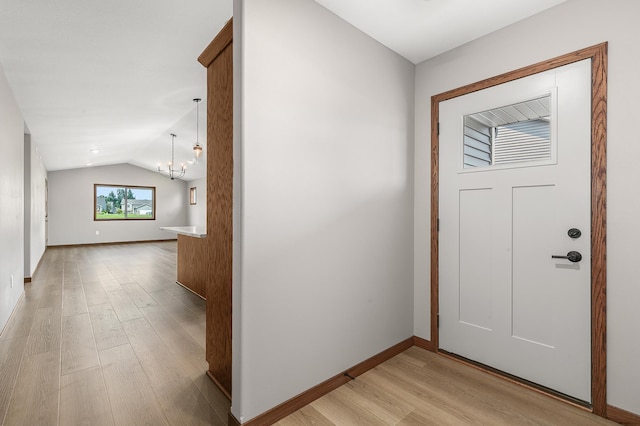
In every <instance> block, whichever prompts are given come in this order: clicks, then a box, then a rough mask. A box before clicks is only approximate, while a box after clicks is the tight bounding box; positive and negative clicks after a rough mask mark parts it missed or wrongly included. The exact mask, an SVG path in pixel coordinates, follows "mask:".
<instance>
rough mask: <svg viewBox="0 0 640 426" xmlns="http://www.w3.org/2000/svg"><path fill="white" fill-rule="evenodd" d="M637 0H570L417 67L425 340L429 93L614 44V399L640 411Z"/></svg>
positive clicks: (420, 332) (420, 296) (418, 270)
mask: <svg viewBox="0 0 640 426" xmlns="http://www.w3.org/2000/svg"><path fill="white" fill-rule="evenodd" d="M638 16H640V2H638V1H637V0H612V1H607V2H603V1H599V0H570V1H568V2H566V3H563V4H561V5H559V6H557V7H555V8H553V9H550V10H548V11H545V12H543V13H540V14H539V15H536V16H534V17H532V18H529V19H526V20H524V21H521V22H518V23H516V24H514V25H511V26H509V27H506V28H504V29H502V30H500V31H497V32H495V33H492V34H490V35H488V36H486V37H483V38H481V39H478V40H476V41H473V42H471V43H468V44H466V45H464V46H462V47H460V48H458V49H455V50H452V51H450V52H447V53H445V54H442V55H440V56H438V57H436V58H434V59H431V60H429V61H426V62H424V63H422V64H420V65H418V67H417V70H416V103H415V110H416V126H415V136H416V141H415V215H414V218H415V246H414V247H415V250H414V259H415V260H414V268H415V274H414V276H415V314H414V324H415V325H414V333H415V334H416V335H417V336H419V337H423V338H427V339H428V338H429V337H430V336H429V326H430V324H429V306H430V305H429V304H430V300H429V274H430V271H429V262H428V261H424V259H429V239H430V235H429V217H430V205H429V191H430V189H429V188H430V181H429V176H430V163H429V161H430V136H429V135H430V131H431V129H430V120H429V117H430V113H431V112H430V98H431V96H432V95H435V94H438V93H441V92H444V91H446V90H450V89H454V88H456V87H459V86H462V85H465V84H469V83H473V82H475V81H478V80H482V79H485V78H488V77H491V76H494V75H497V74H500V73H504V72H508V71H511V70H514V69H517V68H520V67H523V66H526V65H530V64H533V63H536V62H539V61H543V60H546V59H550V58H552V57H555V56H559V55H562V54H565V53H569V52H572V51H574V50H578V49H581V48H584V47H588V46H592V45H595V44H598V43H601V42H605V41H608V42H609V80H608V81H609V91H608V96H609V104H608V126H607V127H608V129H607V130H608V164H607V191H608V192H607V194H608V198H607V268H608V269H607V286H608V287H607V350H608V358H607V364H608V365H607V367H608V368H607V373H608V377H607V380H608V381H607V387H608V400H609V401H608V402H609V404H612V405H614V406H617V407H619V408H623V409H625V410H628V411H632V412H635V413H640V398H639V397H638V395H640V368H638V365H637V360H638V354H640V338H639V336H640V334H639V324H640V309H638V306H640V285H638V278H637V270H636V266H637V263H638V262H637V253H638V249H637V247H636V245H635V243H636V242H637V241H638V240H640V222H638V220H637V218H638V211H640V197H638V196H637V192H638V191H637V185H638V182H640V168H638V167H637V166H636V165H635V160H636V158H638V157H639V156H640V144H639V143H638V141H637V139H636V134H637V132H636V129H635V127H636V122H637V118H636V115H637V108H636V105H637V101H638V99H640V79H638V69H640V55H639V54H638V46H637V44H638V40H640V27H639V26H638V25H637V17H638Z"/></svg>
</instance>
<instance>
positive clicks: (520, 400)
mask: <svg viewBox="0 0 640 426" xmlns="http://www.w3.org/2000/svg"><path fill="white" fill-rule="evenodd" d="M276 424H277V425H279V426H300V425H316V426H327V425H397V426H410V425H411V426H414V425H415V426H418V425H421V426H423V425H496V426H500V425H505V426H507V425H508V426H516V425H562V426H570V425H575V426H590V425H614V424H615V423H613V422H610V421H608V420H605V419H602V418H600V417H598V416H595V415H593V414H591V413H588V412H586V411H584V410H581V409H579V408H575V407H573V406H570V405H567V404H565V403H562V402H560V401H557V400H554V399H551V398H549V397H547V396H544V395H541V394H538V393H536V392H534V391H531V390H529V389H525V388H523V387H521V386H518V385H515V384H513V383H509V382H507V381H505V380H502V379H499V378H496V377H493V376H491V375H489V374H486V373H484V372H481V371H479V370H477V369H475V368H472V367H469V366H466V365H463V364H461V363H459V362H457V361H454V360H451V359H449V358H445V357H443V356H440V355H436V354H434V353H431V352H428V351H426V350H424V349H420V348H418V347H415V346H414V347H412V348H410V349H408V350H406V351H405V352H403V353H401V354H400V355H397V356H395V357H394V358H392V359H390V360H389V361H387V362H385V363H383V364H381V365H379V366H377V367H375V368H374V369H372V370H369V371H367V372H366V373H364V374H362V375H361V376H358V377H357V378H356V379H355V380H352V381H350V382H348V383H347V384H345V385H343V386H342V387H340V388H338V389H336V390H335V391H333V392H331V393H329V394H327V395H325V396H323V397H321V398H320V399H318V400H316V401H314V402H312V403H311V404H309V405H307V406H305V407H304V408H302V409H301V410H299V411H297V412H295V413H293V414H291V415H290V416H288V417H286V418H284V419H283V420H281V421H280V422H278V423H276Z"/></svg>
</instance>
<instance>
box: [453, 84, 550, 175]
mask: <svg viewBox="0 0 640 426" xmlns="http://www.w3.org/2000/svg"><path fill="white" fill-rule="evenodd" d="M552 110H553V109H552V108H551V94H548V95H546V96H543V97H539V98H536V99H531V100H528V101H524V102H519V103H516V104H512V105H507V106H503V107H499V108H494V109H491V110H487V111H482V112H477V113H474V114H467V115H465V116H464V120H463V121H464V135H463V159H462V160H463V163H462V164H463V168H464V169H467V170H469V169H477V168H486V167H493V166H504V165H513V164H519V163H530V162H551V161H552V160H553V157H554V156H553V150H554V149H553V148H554V147H553V143H552V131H551V128H552V117H553V113H552Z"/></svg>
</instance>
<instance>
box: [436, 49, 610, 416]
mask: <svg viewBox="0 0 640 426" xmlns="http://www.w3.org/2000/svg"><path fill="white" fill-rule="evenodd" d="M583 59H591V66H592V117H591V119H592V124H591V126H592V140H591V146H592V148H591V162H592V181H591V214H592V216H591V228H592V229H591V259H592V260H591V320H592V321H591V322H592V326H591V344H592V353H591V365H592V371H591V399H592V407H593V412H594V413H595V414H597V415H599V416H602V417H606V415H607V404H606V401H607V395H606V392H607V380H606V374H607V371H606V143H607V130H606V129H607V62H608V59H607V43H606V42H605V43H601V44H598V45H595V46H591V47H587V48H585V49H581V50H578V51H575V52H572V53H569V54H566V55H562V56H559V57H557V58H553V59H550V60H547V61H543V62H539V63H537V64H534V65H531V66H528V67H523V68H520V69H517V70H515V71H511V72H508V73H504V74H500V75H498V76H495V77H491V78H488V79H486V80H482V81H479V82H476V83H472V84H469V85H466V86H463V87H459V88H457V89H453V90H449V91H447V92H443V93H440V94H438V95H434V96H432V97H431V342H432V343H433V345H434V347H435V350H436V352H437V351H438V348H439V342H438V337H439V336H438V312H439V304H438V286H439V283H438V276H439V253H438V246H439V239H438V238H439V237H438V211H439V200H438V190H439V161H438V154H439V149H438V148H439V136H438V122H439V104H440V102H443V101H446V100H448V99H452V98H455V97H458V96H462V95H466V94H468V93H472V92H476V91H478V90H482V89H486V88H489V87H492V86H496V85H499V84H502V83H507V82H509V81H513V80H516V79H518V78H522V77H527V76H529V75H533V74H537V73H540V72H543V71H547V70H550V69H553V68H557V67H561V66H564V65H568V64H571V63H574V62H577V61H581V60H583Z"/></svg>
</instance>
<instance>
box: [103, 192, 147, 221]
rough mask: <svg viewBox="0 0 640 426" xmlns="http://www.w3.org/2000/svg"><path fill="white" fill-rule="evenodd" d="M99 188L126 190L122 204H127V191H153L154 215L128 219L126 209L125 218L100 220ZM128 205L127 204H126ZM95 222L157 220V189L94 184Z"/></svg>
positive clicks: (125, 210)
mask: <svg viewBox="0 0 640 426" xmlns="http://www.w3.org/2000/svg"><path fill="white" fill-rule="evenodd" d="M99 187H107V188H117V189H124V194H125V198H123V199H122V202H124V203H127V201H128V198H127V190H129V189H132V190H133V189H143V190H151V202H152V204H153V207H152V208H153V212H152V213H153V214H152V215H151V216H150V217H135V218H133V217H131V218H129V217H127V209H126V208H125V209H124V216H125V217H122V218H113V219H107V218H98V209H97V206H98V188H99ZM125 205H126V204H125ZM93 220H94V222H112V221H138V220H156V187H155V186H142V185H120V184H107V183H94V184H93Z"/></svg>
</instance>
